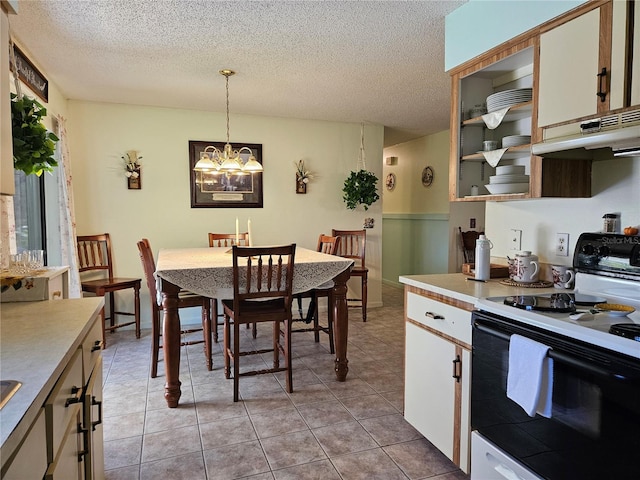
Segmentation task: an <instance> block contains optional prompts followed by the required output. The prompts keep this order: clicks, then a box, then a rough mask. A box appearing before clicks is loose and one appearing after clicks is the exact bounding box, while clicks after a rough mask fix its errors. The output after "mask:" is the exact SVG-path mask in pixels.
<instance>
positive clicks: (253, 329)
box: [251, 323, 258, 339]
mask: <svg viewBox="0 0 640 480" xmlns="http://www.w3.org/2000/svg"><path fill="white" fill-rule="evenodd" d="M251 336H252V337H253V338H254V339H255V338H256V337H257V336H258V325H257V324H256V323H254V324H253V325H251Z"/></svg>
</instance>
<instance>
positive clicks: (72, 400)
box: [64, 385, 80, 408]
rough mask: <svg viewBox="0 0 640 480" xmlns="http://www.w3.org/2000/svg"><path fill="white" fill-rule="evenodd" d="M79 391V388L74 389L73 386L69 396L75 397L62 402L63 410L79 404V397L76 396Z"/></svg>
mask: <svg viewBox="0 0 640 480" xmlns="http://www.w3.org/2000/svg"><path fill="white" fill-rule="evenodd" d="M79 391H80V387H76V386H75V385H74V386H73V387H71V394H72V395H75V397H71V398H67V400H66V401H65V402H64V408H67V407H68V406H69V405H72V404H74V403H79V402H80V396H79V395H78V392H79Z"/></svg>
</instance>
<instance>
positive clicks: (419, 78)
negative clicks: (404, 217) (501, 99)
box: [10, 0, 465, 146]
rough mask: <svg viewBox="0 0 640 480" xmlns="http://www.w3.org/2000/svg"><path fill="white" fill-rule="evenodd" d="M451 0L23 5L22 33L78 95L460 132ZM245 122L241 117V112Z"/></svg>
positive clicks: (389, 141) (397, 137)
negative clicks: (455, 124)
mask: <svg viewBox="0 0 640 480" xmlns="http://www.w3.org/2000/svg"><path fill="white" fill-rule="evenodd" d="M464 1H465V0H447V1H383V2H379V1H374V2H369V1H348V2H347V1H338V2H332V1H304V2H300V1H295V2H284V1H275V2H274V1H260V2H249V1H231V2H222V1H213V0H183V1H177V0H173V1H169V0H92V1H87V0H84V1H75V0H44V1H41V0H28V1H20V4H19V12H18V15H16V16H11V18H10V27H11V32H12V35H13V36H14V38H15V39H16V40H17V43H19V44H20V45H22V46H23V47H24V49H26V51H27V52H28V54H29V56H31V57H32V58H33V60H35V62H36V63H38V64H39V65H41V67H42V69H43V70H44V72H45V74H46V76H47V77H48V78H49V79H50V80H51V81H53V82H54V83H55V84H56V85H57V86H58V87H59V88H60V90H61V91H62V93H63V95H64V96H65V97H67V98H70V99H80V100H91V101H98V102H115V103H125V104H137V105H153V106H164V107H177V108H188V109H200V110H211V111H224V110H225V89H224V77H222V76H221V75H219V74H218V71H219V70H221V69H223V68H230V69H232V70H235V71H236V72H237V73H236V75H235V76H233V77H231V78H230V80H229V91H230V111H231V117H233V114H234V113H243V114H254V115H269V116H281V117H293V118H302V119H316V120H329V121H344V122H357V123H359V122H366V123H373V124H378V125H384V126H385V142H384V143H385V146H389V145H394V144H396V143H400V142H403V141H406V140H410V139H413V138H416V137H420V136H423V135H428V134H431V133H435V132H439V131H442V130H446V129H448V128H449V99H450V96H449V92H450V86H449V76H448V75H447V74H446V73H445V72H444V17H445V16H446V15H447V14H448V13H449V12H451V11H452V10H454V9H456V8H457V7H459V6H460V5H462V4H463V3H464ZM232 124H233V120H232Z"/></svg>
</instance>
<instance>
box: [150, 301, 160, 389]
mask: <svg viewBox="0 0 640 480" xmlns="http://www.w3.org/2000/svg"><path fill="white" fill-rule="evenodd" d="M151 314H152V317H153V318H152V319H151V321H152V322H153V325H152V326H151V378H156V377H157V376H158V351H159V350H160V315H161V312H160V311H159V310H157V309H155V308H154V309H153V311H152V312H151Z"/></svg>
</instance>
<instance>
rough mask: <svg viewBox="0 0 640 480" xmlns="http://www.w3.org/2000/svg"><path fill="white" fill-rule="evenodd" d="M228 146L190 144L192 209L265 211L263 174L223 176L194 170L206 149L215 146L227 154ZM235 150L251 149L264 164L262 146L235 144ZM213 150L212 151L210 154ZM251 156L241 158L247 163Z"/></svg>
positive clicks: (202, 143)
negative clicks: (253, 209)
mask: <svg viewBox="0 0 640 480" xmlns="http://www.w3.org/2000/svg"><path fill="white" fill-rule="evenodd" d="M225 143H226V142H204V141H196V140H190V141H189V180H190V183H189V187H190V192H191V208H262V199H263V189H262V172H255V173H245V172H239V173H231V172H228V173H223V172H219V171H215V170H213V171H211V172H196V171H194V170H193V167H194V166H195V164H196V163H197V162H198V160H199V159H200V154H201V153H202V152H204V151H205V148H207V147H210V146H213V147H215V148H217V149H218V150H220V151H223V150H224V146H225ZM231 147H232V148H233V150H239V149H240V148H241V147H248V148H249V149H251V152H252V153H253V155H254V156H255V157H256V160H257V161H258V162H259V163H260V164H262V144H259V143H239V142H238V143H232V144H231ZM210 150H211V149H209V151H210ZM248 157H249V152H246V154H245V152H243V153H242V154H241V158H242V159H243V161H244V162H246V161H247V159H248Z"/></svg>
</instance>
